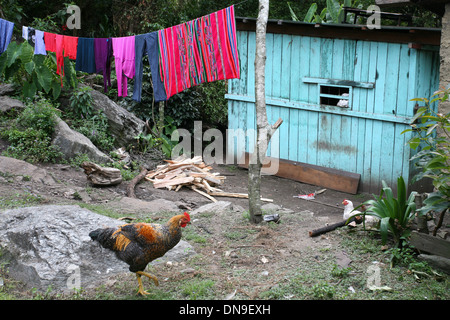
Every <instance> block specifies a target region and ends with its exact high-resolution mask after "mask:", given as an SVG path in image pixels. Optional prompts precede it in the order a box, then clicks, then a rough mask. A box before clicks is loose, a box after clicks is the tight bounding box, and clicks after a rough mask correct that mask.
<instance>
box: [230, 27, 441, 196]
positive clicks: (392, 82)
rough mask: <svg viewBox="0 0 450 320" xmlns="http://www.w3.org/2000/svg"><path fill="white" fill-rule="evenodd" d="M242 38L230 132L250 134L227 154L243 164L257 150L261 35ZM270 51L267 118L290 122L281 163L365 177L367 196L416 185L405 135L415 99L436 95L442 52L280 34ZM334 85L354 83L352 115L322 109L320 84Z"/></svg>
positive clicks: (283, 133) (234, 140)
mask: <svg viewBox="0 0 450 320" xmlns="http://www.w3.org/2000/svg"><path fill="white" fill-rule="evenodd" d="M237 33H238V47H239V55H240V63H241V75H242V76H241V79H234V80H232V81H230V82H229V92H228V94H227V98H228V99H229V110H228V117H229V120H228V121H229V129H234V130H237V129H242V130H244V133H243V134H242V133H241V134H240V135H239V134H236V132H235V131H234V132H233V131H231V132H232V133H231V134H229V136H228V152H231V153H233V154H235V155H236V157H237V158H239V157H240V155H241V154H242V153H243V152H245V151H247V152H252V150H253V147H254V143H255V140H254V136H247V137H245V131H246V130H248V129H253V130H255V129H256V126H255V111H254V58H255V48H254V46H255V39H254V38H255V34H254V32H252V31H238V32H237ZM266 44H267V60H266V96H267V101H266V103H267V114H268V118H269V122H270V123H274V122H275V121H276V120H277V119H278V118H279V117H281V118H282V119H283V121H284V122H283V124H282V125H281V127H280V128H279V135H278V137H277V139H278V140H277V141H275V142H272V143H271V144H273V143H278V144H279V146H280V149H279V155H277V156H278V157H279V158H282V159H288V160H293V161H299V162H304V163H309V164H313V165H319V166H323V167H327V168H333V169H338V170H344V171H350V172H355V173H360V174H361V185H360V191H363V192H376V193H378V192H379V188H380V186H381V180H385V181H386V182H387V183H388V184H389V185H392V186H393V187H394V188H395V183H396V181H397V177H398V176H400V175H402V176H403V177H404V178H405V179H406V180H408V179H409V178H410V175H411V168H412V166H411V163H410V162H409V158H410V156H411V152H410V149H409V146H408V145H406V141H407V140H408V139H409V138H410V136H409V134H403V135H401V134H400V133H401V132H402V131H403V130H404V129H406V128H407V126H408V123H409V120H410V118H411V117H412V116H413V110H414V105H415V102H411V101H409V100H410V99H412V98H415V97H430V95H431V94H432V92H434V91H435V90H437V86H438V79H439V74H438V72H439V54H438V51H437V50H436V47H429V48H425V49H421V50H417V49H411V48H409V47H408V44H405V43H388V42H375V41H363V40H350V39H331V38H316V37H310V36H299V35H289V34H273V33H268V34H267V39H266ZM327 79H335V80H348V81H353V83H350V85H349V86H348V88H349V93H350V96H349V103H350V107H349V108H341V107H337V106H324V105H321V104H320V100H319V99H320V98H319V83H320V82H324V83H326V82H327ZM314 81H315V82H314ZM233 135H234V136H233ZM268 155H271V156H275V155H273V154H271V152H270V150H269V152H268Z"/></svg>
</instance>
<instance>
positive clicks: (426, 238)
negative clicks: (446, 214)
mask: <svg viewBox="0 0 450 320" xmlns="http://www.w3.org/2000/svg"><path fill="white" fill-rule="evenodd" d="M411 244H412V245H413V246H414V247H416V248H417V249H418V250H420V251H424V252H428V253H431V254H434V255H437V256H442V257H445V258H447V259H450V241H448V240H444V239H441V238H438V237H433V236H432V235H429V234H426V233H420V232H417V231H413V232H411Z"/></svg>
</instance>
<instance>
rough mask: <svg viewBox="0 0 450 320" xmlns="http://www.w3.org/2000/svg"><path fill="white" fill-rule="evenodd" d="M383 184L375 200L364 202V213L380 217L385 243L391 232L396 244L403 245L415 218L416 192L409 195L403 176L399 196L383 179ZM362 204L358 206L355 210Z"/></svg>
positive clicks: (398, 182)
mask: <svg viewBox="0 0 450 320" xmlns="http://www.w3.org/2000/svg"><path fill="white" fill-rule="evenodd" d="M382 184H383V188H382V190H381V192H380V195H379V196H375V195H374V198H375V199H374V200H368V201H366V202H364V203H363V204H364V205H365V206H366V208H367V211H366V212H365V213H364V215H371V216H375V217H377V218H379V219H380V226H379V231H380V233H381V239H382V243H383V244H385V243H386V241H387V237H388V234H389V233H390V234H392V236H393V238H394V242H395V246H396V247H402V246H403V244H404V241H406V239H407V237H408V236H409V235H410V232H411V230H410V229H409V223H410V222H411V220H412V219H413V218H414V213H415V209H416V205H415V203H414V196H415V194H416V193H415V192H412V193H411V194H410V195H409V197H407V191H406V185H405V181H404V180H403V177H399V178H398V179H397V198H394V193H393V192H392V189H391V188H390V187H389V186H388V185H387V184H386V182H385V181H382ZM361 206H362V205H361ZM361 206H358V207H357V208H355V210H357V209H358V208H360V207H361Z"/></svg>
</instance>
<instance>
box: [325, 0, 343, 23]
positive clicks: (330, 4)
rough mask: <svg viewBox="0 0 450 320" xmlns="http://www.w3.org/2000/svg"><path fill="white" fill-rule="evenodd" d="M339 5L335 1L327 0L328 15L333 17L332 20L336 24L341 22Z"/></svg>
mask: <svg viewBox="0 0 450 320" xmlns="http://www.w3.org/2000/svg"><path fill="white" fill-rule="evenodd" d="M339 6H340V5H339V3H338V2H336V1H335V0H327V9H328V13H329V14H330V16H331V19H332V20H333V22H334V23H338V22H339Z"/></svg>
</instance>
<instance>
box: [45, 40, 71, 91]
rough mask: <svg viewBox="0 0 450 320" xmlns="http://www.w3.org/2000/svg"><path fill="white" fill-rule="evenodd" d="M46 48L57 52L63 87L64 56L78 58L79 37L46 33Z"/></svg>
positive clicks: (57, 64)
mask: <svg viewBox="0 0 450 320" xmlns="http://www.w3.org/2000/svg"><path fill="white" fill-rule="evenodd" d="M44 41H45V50H47V51H51V52H55V53H56V74H58V75H60V76H61V87H62V86H63V80H62V79H63V76H64V57H69V59H72V60H75V59H76V58H77V46H78V37H71V36H63V35H60V34H53V33H48V32H45V33H44Z"/></svg>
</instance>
